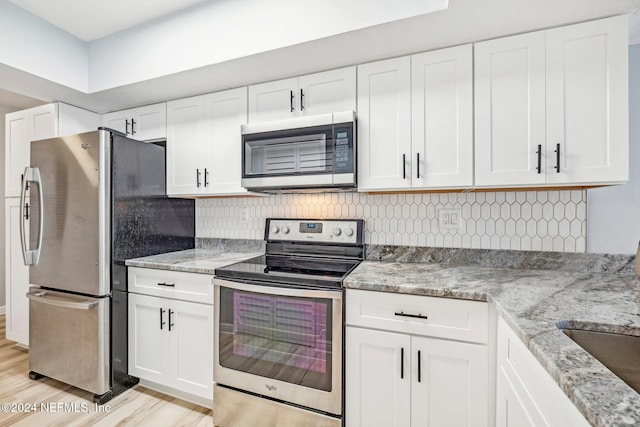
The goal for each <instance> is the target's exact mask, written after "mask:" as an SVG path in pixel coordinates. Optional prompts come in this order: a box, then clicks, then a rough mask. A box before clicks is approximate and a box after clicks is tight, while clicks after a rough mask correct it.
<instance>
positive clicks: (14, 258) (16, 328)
mask: <svg viewBox="0 0 640 427" xmlns="http://www.w3.org/2000/svg"><path fill="white" fill-rule="evenodd" d="M4 212H5V236H6V237H5V239H6V240H5V253H6V258H5V260H6V266H5V281H6V284H7V287H6V292H7V294H6V304H7V315H6V319H7V329H6V337H7V339H10V340H12V341H16V342H18V343H20V344H22V345H24V346H28V345H29V300H28V299H27V297H26V295H27V291H29V267H27V266H26V265H24V260H23V259H22V245H21V241H20V221H22V218H23V216H22V211H21V210H20V199H19V198H15V197H13V198H7V199H6V200H5V211H4ZM25 232H26V233H29V223H28V221H25ZM27 238H28V237H27Z"/></svg>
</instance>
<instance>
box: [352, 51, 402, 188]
mask: <svg viewBox="0 0 640 427" xmlns="http://www.w3.org/2000/svg"><path fill="white" fill-rule="evenodd" d="M358 150H359V152H358V190H359V191H369V190H378V189H406V188H410V187H411V60H410V58H409V57H408V56H406V57H402V58H395V59H389V60H386V61H380V62H374V63H370V64H364V65H360V66H358Z"/></svg>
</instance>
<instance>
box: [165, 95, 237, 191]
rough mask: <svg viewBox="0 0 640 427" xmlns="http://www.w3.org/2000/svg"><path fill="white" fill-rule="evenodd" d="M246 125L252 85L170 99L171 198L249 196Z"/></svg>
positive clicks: (169, 163)
mask: <svg viewBox="0 0 640 427" xmlns="http://www.w3.org/2000/svg"><path fill="white" fill-rule="evenodd" d="M246 122H247V88H246V87H242V88H238V89H231V90H227V91H224V92H217V93H212V94H208V95H201V96H194V97H192V98H185V99H179V100H175V101H169V102H168V103H167V194H168V195H170V196H212V195H239V194H246V193H247V190H246V189H244V188H242V185H241V175H242V141H241V134H240V126H241V125H242V124H245V123H246Z"/></svg>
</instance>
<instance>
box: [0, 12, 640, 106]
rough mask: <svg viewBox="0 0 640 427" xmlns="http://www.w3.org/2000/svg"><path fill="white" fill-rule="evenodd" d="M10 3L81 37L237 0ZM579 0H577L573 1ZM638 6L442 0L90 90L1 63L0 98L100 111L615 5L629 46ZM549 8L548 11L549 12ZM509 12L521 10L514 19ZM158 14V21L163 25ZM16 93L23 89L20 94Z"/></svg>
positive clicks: (588, 15)
mask: <svg viewBox="0 0 640 427" xmlns="http://www.w3.org/2000/svg"><path fill="white" fill-rule="evenodd" d="M9 1H11V2H12V3H15V4H16V5H17V6H18V7H21V8H24V9H26V10H27V11H29V12H30V13H33V14H35V15H38V16H39V17H40V18H42V19H43V20H45V21H48V22H49V23H52V24H54V25H56V26H58V27H60V28H61V29H62V30H64V31H67V32H70V33H73V34H74V35H76V36H77V37H79V38H81V39H83V40H92V39H95V38H96V37H98V38H99V37H104V36H106V35H108V34H110V33H113V32H114V31H121V30H123V29H126V28H127V27H131V26H137V25H140V24H141V23H142V24H143V23H145V22H149V21H151V20H154V19H157V18H158V17H162V16H165V17H167V16H168V14H172V13H178V14H180V13H186V12H187V11H186V10H185V8H190V7H194V6H196V5H198V4H203V5H204V3H206V2H207V1H208V2H224V1H234V2H240V1H242V0H128V2H125V1H124V0H110V1H104V0H46V1H42V0H9ZM380 1H382V0H380ZM276 3H277V2H276ZM576 3H579V4H580V5H581V6H580V7H576ZM638 9H640V0H615V1H612V2H601V1H600V0H589V1H587V0H580V1H577V0H537V1H535V2H531V1H530V0H484V1H483V2H478V1H477V0H449V9H448V10H447V11H444V12H438V13H434V14H426V15H420V16H416V17H412V18H408V19H402V20H399V21H394V22H390V23H387V24H382V25H377V26H374V27H369V28H364V29H361V30H358V31H351V32H348V33H344V34H339V35H336V36H332V37H327V38H323V39H318V40H313V41H310V42H305V43H300V44H297V45H293V46H289V47H286V48H281V49H276V50H273V51H268V52H263V53H259V54H255V55H249V56H246V57H242V58H237V59H234V60H230V61H225V62H222V63H218V64H212V65H209V66H204V67H199V68H195V69H191V70H187V71H183V72H178V73H173V74H170V75H166V76H160V77H158V78H153V79H150V80H145V81H141V82H139V83H134V84H127V85H125V86H119V87H115V88H113V89H109V90H103V91H100V92H95V93H91V94H87V93H84V92H79V91H77V90H74V89H71V88H69V87H66V86H63V85H61V84H59V83H54V82H52V81H49V80H46V79H43V78H41V77H38V76H36V75H33V74H29V73H28V72H24V71H21V70H19V69H17V68H13V67H11V66H10V65H7V64H2V63H0V82H2V83H3V84H2V85H1V86H0V87H2V88H4V89H6V90H4V91H2V92H0V104H4V105H11V102H15V103H18V104H17V105H19V106H23V108H27V107H29V106H32V105H30V104H29V102H34V101H35V102H37V101H36V100H34V99H33V98H38V99H41V100H42V101H41V102H40V103H45V102H52V101H63V102H67V103H69V104H73V105H76V106H79V107H82V108H86V109H88V110H91V111H95V112H98V113H103V112H107V111H115V110H119V109H124V108H130V107H134V106H138V105H144V104H151V103H154V102H161V101H166V100H170V99H178V98H184V97H187V96H192V95H197V94H202V93H208V92H216V91H220V90H223V89H228V88H232V87H239V86H244V85H247V84H252V83H257V82H264V81H270V80H277V79H281V78H286V77H291V76H295V75H303V74H308V73H311V72H315V71H319V70H324V69H331V68H339V67H343V66H348V65H354V64H358V63H365V62H369V61H374V60H379V59H385V58H390V57H394V56H402V55H407V54H411V53H415V52H421V51H426V50H433V49H438V48H442V47H446V46H453V45H456V44H463V43H468V42H472V41H477V40H484V39H488V38H495V37H500V36H503V35H509V34H516V33H520V32H525V31H533V30H536V29H541V28H549V27H553V26H557V25H563V24H565V23H571V22H581V21H585V20H590V19H594V18H597V17H601V16H610V15H614V14H619V13H630V14H631V15H630V29H629V30H630V31H629V42H630V44H634V43H640V13H639V12H637V10H638ZM69 10H72V11H73V12H72V13H68V12H67V13H65V12H64V11H69ZM550 10H553V11H554V13H549V11H550ZM515 16H519V18H518V19H514V17H515ZM129 17H135V19H132V18H129ZM478 17H481V19H478ZM163 19H164V18H161V19H159V20H157V21H155V22H156V23H160V24H162V23H164V21H163ZM461 23H462V24H464V25H461ZM94 43H95V42H94ZM291 58H296V61H291ZM283 64H286V65H283ZM9 90H10V91H13V92H14V93H13V94H12V92H8V91H9ZM15 93H21V94H24V95H26V96H27V97H24V98H26V99H19V98H17V97H16V96H15V95H16V94H15ZM29 96H30V97H31V98H28V97H29ZM7 97H9V98H8V99H9V101H7Z"/></svg>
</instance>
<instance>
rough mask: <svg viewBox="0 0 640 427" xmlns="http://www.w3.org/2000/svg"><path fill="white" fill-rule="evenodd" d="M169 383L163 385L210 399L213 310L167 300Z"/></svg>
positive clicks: (208, 306)
mask: <svg viewBox="0 0 640 427" xmlns="http://www.w3.org/2000/svg"><path fill="white" fill-rule="evenodd" d="M169 310H170V312H169V317H168V318H167V322H170V323H167V325H169V326H170V328H171V330H170V332H169V334H170V336H171V342H170V347H169V348H168V351H169V352H170V353H171V382H170V383H168V384H167V385H169V386H171V387H175V388H177V389H179V390H182V391H185V392H187V393H191V394H195V395H197V396H201V397H204V398H206V399H211V398H212V396H213V306H211V305H206V304H197V303H193V302H185V301H178V300H171V306H170V308H169Z"/></svg>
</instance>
